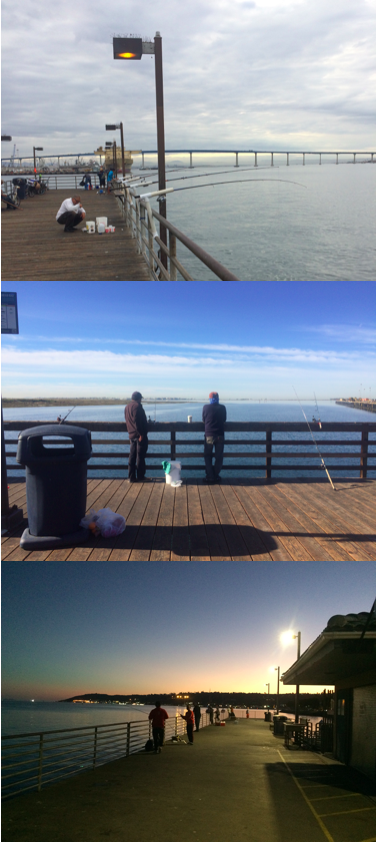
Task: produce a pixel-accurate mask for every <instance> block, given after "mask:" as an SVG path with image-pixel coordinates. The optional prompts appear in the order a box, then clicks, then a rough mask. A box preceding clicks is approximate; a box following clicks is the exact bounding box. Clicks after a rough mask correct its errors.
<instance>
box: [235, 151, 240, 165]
mask: <svg viewBox="0 0 377 843" xmlns="http://www.w3.org/2000/svg"><path fill="white" fill-rule="evenodd" d="M236 167H239V164H238V152H236Z"/></svg>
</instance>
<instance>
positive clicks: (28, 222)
mask: <svg viewBox="0 0 377 843" xmlns="http://www.w3.org/2000/svg"><path fill="white" fill-rule="evenodd" d="M75 192H76V193H78V191H74V190H71V191H69V190H51V191H48V192H47V193H45V194H43V196H33V197H27V198H26V199H24V200H23V201H22V202H21V206H20V210H17V211H7V210H6V209H5V208H4V209H3V208H2V211H1V223H2V225H1V229H2V231H1V244H2V261H1V264H2V277H3V279H4V280H5V281H118V280H119V281H148V280H149V279H150V276H149V272H148V267H147V265H146V263H145V262H144V260H143V258H141V257H140V255H138V254H137V252H136V245H135V240H133V238H132V237H131V234H130V232H129V230H128V229H126V226H125V224H124V221H123V218H122V215H121V212H120V209H119V207H118V203H117V201H116V199H115V196H113V195H112V194H111V193H110V194H108V193H103V194H99V193H97V191H95V190H91V191H89V190H88V191H85V190H81V189H80V196H81V201H82V204H83V206H84V208H85V211H86V220H95V219H96V217H101V216H104V217H107V218H108V221H109V223H110V224H111V225H115V232H114V233H113V234H102V235H99V234H97V233H96V234H93V235H89V234H83V232H82V231H81V229H82V228H84V223H82V224H80V225H79V226H78V227H77V231H75V233H74V234H66V233H65V232H64V226H62V225H59V224H58V223H57V222H56V219H55V217H56V213H57V211H58V210H59V208H60V205H61V203H62V202H63V200H64V199H67V198H68V197H69V196H72V195H74V194H75Z"/></svg>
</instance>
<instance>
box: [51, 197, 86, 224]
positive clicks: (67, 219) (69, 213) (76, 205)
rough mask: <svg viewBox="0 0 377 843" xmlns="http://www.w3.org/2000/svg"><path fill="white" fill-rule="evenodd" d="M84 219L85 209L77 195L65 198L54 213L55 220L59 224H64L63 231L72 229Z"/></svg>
mask: <svg viewBox="0 0 377 843" xmlns="http://www.w3.org/2000/svg"><path fill="white" fill-rule="evenodd" d="M84 219H85V210H84V208H83V207H82V204H81V201H80V197H79V196H72V198H71V199H65V200H64V202H62V204H61V206H60V208H59V210H58V213H57V214H56V220H57V222H58V223H60V225H64V231H74V230H75V226H76V225H79V223H80V222H82V220H84Z"/></svg>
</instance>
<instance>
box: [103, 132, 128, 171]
mask: <svg viewBox="0 0 377 843" xmlns="http://www.w3.org/2000/svg"><path fill="white" fill-rule="evenodd" d="M116 129H120V149H121V153H122V176H123V178H124V177H125V175H126V168H125V164H124V137H123V123H118V125H115V124H111V125H109V124H106V131H107V132H115V130H116Z"/></svg>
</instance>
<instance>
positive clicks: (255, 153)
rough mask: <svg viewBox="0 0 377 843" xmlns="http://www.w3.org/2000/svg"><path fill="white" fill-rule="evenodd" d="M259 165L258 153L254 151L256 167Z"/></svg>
mask: <svg viewBox="0 0 377 843" xmlns="http://www.w3.org/2000/svg"><path fill="white" fill-rule="evenodd" d="M257 166H258V153H257V152H254V167H257Z"/></svg>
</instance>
